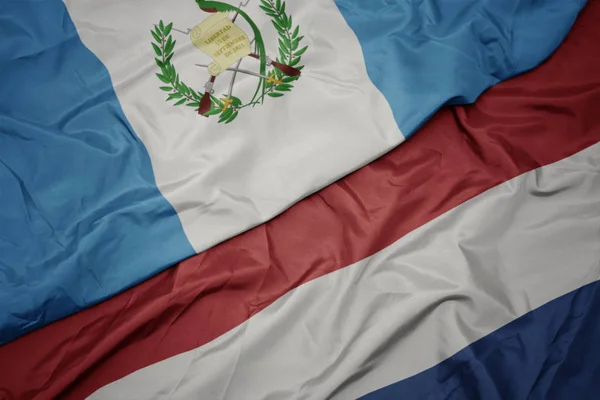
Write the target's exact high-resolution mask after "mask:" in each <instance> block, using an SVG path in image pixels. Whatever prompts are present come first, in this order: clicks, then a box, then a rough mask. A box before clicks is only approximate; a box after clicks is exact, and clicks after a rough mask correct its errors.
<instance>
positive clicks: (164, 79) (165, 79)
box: [156, 74, 171, 83]
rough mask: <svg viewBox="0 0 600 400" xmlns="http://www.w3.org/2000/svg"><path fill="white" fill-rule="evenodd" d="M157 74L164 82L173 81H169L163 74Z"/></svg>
mask: <svg viewBox="0 0 600 400" xmlns="http://www.w3.org/2000/svg"><path fill="white" fill-rule="evenodd" d="M156 76H158V79H160V80H161V81H163V82H164V83H171V81H169V79H168V78H166V77H164V76H162V75H161V74H156Z"/></svg>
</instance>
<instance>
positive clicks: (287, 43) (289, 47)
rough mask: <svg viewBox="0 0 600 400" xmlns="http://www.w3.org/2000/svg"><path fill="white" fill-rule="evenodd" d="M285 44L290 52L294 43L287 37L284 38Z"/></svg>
mask: <svg viewBox="0 0 600 400" xmlns="http://www.w3.org/2000/svg"><path fill="white" fill-rule="evenodd" d="M283 42H284V43H285V47H287V49H288V50H290V49H291V48H292V42H290V39H288V38H287V37H284V38H283Z"/></svg>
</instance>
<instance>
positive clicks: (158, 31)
mask: <svg viewBox="0 0 600 400" xmlns="http://www.w3.org/2000/svg"><path fill="white" fill-rule="evenodd" d="M154 33H156V36H158V37H159V39H160V40H159V41H158V42H159V43H162V38H163V35H162V33H161V32H160V29H158V25H154Z"/></svg>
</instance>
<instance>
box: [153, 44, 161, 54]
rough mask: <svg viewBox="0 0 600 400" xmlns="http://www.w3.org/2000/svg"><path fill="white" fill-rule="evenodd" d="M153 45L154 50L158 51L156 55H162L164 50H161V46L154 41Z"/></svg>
mask: <svg viewBox="0 0 600 400" xmlns="http://www.w3.org/2000/svg"><path fill="white" fill-rule="evenodd" d="M152 47H153V48H154V52H155V53H156V55H157V56H159V57H160V56H161V55H162V52H161V51H160V47H158V46H157V45H155V44H154V43H152Z"/></svg>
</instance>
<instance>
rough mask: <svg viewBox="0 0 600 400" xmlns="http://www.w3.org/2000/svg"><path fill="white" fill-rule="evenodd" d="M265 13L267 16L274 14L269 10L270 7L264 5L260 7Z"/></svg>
mask: <svg viewBox="0 0 600 400" xmlns="http://www.w3.org/2000/svg"><path fill="white" fill-rule="evenodd" d="M259 7H260V8H261V9H262V10H263V11H264V12H266V13H267V14H269V13H272V12H273V11H272V10H271V9H270V8H269V7H265V6H263V5H260V6H259Z"/></svg>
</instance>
